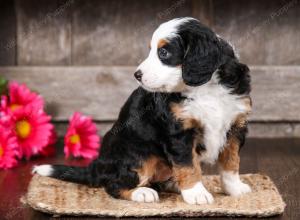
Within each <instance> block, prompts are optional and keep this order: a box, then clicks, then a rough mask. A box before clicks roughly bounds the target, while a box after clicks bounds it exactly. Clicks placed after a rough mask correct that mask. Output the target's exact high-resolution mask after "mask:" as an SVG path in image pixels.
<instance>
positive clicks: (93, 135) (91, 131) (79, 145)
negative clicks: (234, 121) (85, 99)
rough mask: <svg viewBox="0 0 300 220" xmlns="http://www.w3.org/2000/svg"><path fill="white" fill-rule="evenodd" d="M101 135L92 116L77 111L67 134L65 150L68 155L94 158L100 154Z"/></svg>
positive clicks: (71, 119)
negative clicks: (98, 133)
mask: <svg viewBox="0 0 300 220" xmlns="http://www.w3.org/2000/svg"><path fill="white" fill-rule="evenodd" d="M99 142H100V137H99V136H98V135H97V128H96V125H95V123H93V121H92V118H91V117H87V116H84V115H82V114H81V113H79V112H75V113H74V114H73V115H72V117H71V118H70V124H69V127H68V130H67V134H66V135H65V147H64V152H65V155H66V157H69V156H70V155H72V156H74V157H83V158H88V159H94V158H96V157H97V156H98V151H99V147H100V143H99Z"/></svg>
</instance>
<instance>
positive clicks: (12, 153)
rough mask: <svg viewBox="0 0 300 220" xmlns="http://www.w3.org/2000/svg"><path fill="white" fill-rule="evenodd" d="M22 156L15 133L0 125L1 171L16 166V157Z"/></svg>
mask: <svg viewBox="0 0 300 220" xmlns="http://www.w3.org/2000/svg"><path fill="white" fill-rule="evenodd" d="M18 156H20V152H19V151H18V144H17V139H16V137H15V136H14V135H13V133H12V132H11V131H10V130H9V129H6V128H5V127H4V126H3V125H2V124H0V169H8V168H12V167H14V166H16V165H17V164H18V161H17V159H16V157H18Z"/></svg>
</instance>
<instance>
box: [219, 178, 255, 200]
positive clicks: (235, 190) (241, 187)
mask: <svg viewBox="0 0 300 220" xmlns="http://www.w3.org/2000/svg"><path fill="white" fill-rule="evenodd" d="M223 190H224V192H225V193H226V194H228V195H230V196H234V197H239V196H241V195H243V194H245V193H249V192H251V188H250V186H249V185H248V184H246V183H243V182H242V181H239V182H235V183H232V184H226V185H224V186H223Z"/></svg>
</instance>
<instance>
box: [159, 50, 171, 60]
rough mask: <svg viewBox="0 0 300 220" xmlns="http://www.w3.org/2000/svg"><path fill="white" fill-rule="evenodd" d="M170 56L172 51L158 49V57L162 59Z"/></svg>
mask: <svg viewBox="0 0 300 220" xmlns="http://www.w3.org/2000/svg"><path fill="white" fill-rule="evenodd" d="M169 56H170V53H169V52H168V51H167V50H166V49H165V48H159V49H158V57H159V58H160V59H162V60H164V59H167V58H168V57H169Z"/></svg>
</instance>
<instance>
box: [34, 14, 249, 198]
mask: <svg viewBox="0 0 300 220" xmlns="http://www.w3.org/2000/svg"><path fill="white" fill-rule="evenodd" d="M134 76H135V78H136V80H137V81H138V83H139V85H140V87H139V88H137V89H136V90H135V91H134V92H133V93H132V94H131V96H130V97H129V98H128V100H127V101H126V103H125V104H124V106H123V107H122V109H121V112H120V114H119V117H118V120H117V121H116V123H115V124H114V125H113V127H112V128H111V130H110V131H108V133H107V134H106V135H105V136H104V138H103V143H102V148H101V152H100V156H99V158H98V159H97V160H95V161H93V162H92V163H91V164H90V165H89V166H88V167H69V166H64V165H41V166H37V167H35V168H34V169H33V172H34V173H38V174H40V175H42V176H50V177H54V178H57V179H61V180H65V181H71V182H75V183H81V184H87V185H89V186H92V187H104V188H105V190H106V192H107V193H108V194H110V195H111V196H113V197H115V198H120V199H127V200H133V201H137V202H157V201H159V196H158V193H157V191H156V190H155V189H159V190H167V191H174V192H179V193H181V195H182V198H183V200H184V201H185V202H187V203H189V204H209V203H212V202H213V196H212V195H211V193H209V192H208V191H207V189H206V188H205V186H204V185H203V183H202V174H201V166H200V164H201V162H205V163H211V164H214V163H217V164H218V166H219V170H220V175H221V183H222V188H223V190H224V192H225V193H227V194H228V195H231V196H240V195H242V194H244V193H247V192H250V191H251V189H250V187H249V186H248V185H247V184H245V183H243V182H242V181H241V180H240V178H239V163H240V158H239V149H240V147H241V146H242V145H243V144H244V141H245V135H246V132H247V116H248V114H249V112H250V110H251V99H250V96H249V93H250V76H249V69H248V67H247V66H246V65H245V64H242V63H240V62H239V60H238V58H237V56H236V54H235V52H234V50H233V48H232V46H231V45H230V44H229V43H227V42H226V41H225V40H223V39H222V38H221V37H220V36H218V35H216V34H215V33H214V32H213V31H212V30H210V29H209V28H208V27H206V26H205V25H203V24H201V23H200V22H199V21H198V20H196V19H194V18H189V17H187V18H178V19H173V20H171V21H168V22H166V23H163V24H161V25H160V26H159V27H158V28H157V29H156V30H155V32H154V33H153V36H152V40H151V43H150V52H149V56H148V57H147V58H146V59H145V60H144V61H143V62H142V63H141V64H140V65H139V67H138V68H137V70H136V72H135V73H134Z"/></svg>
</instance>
